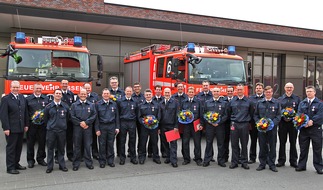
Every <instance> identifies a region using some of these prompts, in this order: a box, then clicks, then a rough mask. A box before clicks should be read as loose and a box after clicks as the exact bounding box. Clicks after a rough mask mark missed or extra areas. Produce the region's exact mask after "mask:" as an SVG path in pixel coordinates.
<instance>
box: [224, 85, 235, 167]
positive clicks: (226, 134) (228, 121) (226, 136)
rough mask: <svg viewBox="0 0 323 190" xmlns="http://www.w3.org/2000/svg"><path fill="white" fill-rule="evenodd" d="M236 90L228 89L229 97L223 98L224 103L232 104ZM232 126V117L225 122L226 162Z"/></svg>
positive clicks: (230, 87) (226, 160)
mask: <svg viewBox="0 0 323 190" xmlns="http://www.w3.org/2000/svg"><path fill="white" fill-rule="evenodd" d="M233 92H234V89H233V87H232V86H228V87H227V96H225V97H223V101H226V102H228V103H229V102H230V101H231V100H232V98H233V97H234V96H233ZM230 124H231V120H230V117H228V119H227V121H226V122H225V124H224V125H225V134H224V149H225V154H224V158H225V162H228V160H229V152H230V151H229V142H230Z"/></svg>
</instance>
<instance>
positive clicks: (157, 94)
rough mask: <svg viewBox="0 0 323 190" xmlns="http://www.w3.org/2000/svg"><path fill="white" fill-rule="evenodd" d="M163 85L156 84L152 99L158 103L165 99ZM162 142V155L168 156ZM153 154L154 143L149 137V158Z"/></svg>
mask: <svg viewBox="0 0 323 190" xmlns="http://www.w3.org/2000/svg"><path fill="white" fill-rule="evenodd" d="M162 90H163V88H162V86H160V85H156V86H155V96H154V97H153V99H152V101H154V102H156V103H157V104H159V103H161V102H163V101H164V99H165V98H164V96H162ZM159 137H160V138H161V135H160V134H159ZM161 143H162V142H161V141H160V152H161V153H162V157H163V158H166V153H165V150H164V148H163V146H162V144H161ZM157 150H158V152H159V147H158V146H157ZM152 155H153V148H152V144H151V141H150V137H149V141H148V158H151V157H152Z"/></svg>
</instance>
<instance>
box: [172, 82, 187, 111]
mask: <svg viewBox="0 0 323 190" xmlns="http://www.w3.org/2000/svg"><path fill="white" fill-rule="evenodd" d="M172 98H173V99H175V100H177V101H178V103H179V104H180V106H182V102H183V100H185V99H187V94H185V93H184V84H182V83H179V84H177V92H176V93H175V94H173V95H172Z"/></svg>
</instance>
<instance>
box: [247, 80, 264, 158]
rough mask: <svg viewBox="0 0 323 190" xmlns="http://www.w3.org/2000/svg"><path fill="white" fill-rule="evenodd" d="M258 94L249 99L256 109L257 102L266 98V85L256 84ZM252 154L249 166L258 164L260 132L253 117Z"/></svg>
mask: <svg viewBox="0 0 323 190" xmlns="http://www.w3.org/2000/svg"><path fill="white" fill-rule="evenodd" d="M255 91H256V94H254V95H252V96H250V97H249V99H250V100H251V102H252V103H253V108H254V109H256V105H257V102H258V101H260V100H262V99H263V98H265V96H264V85H263V84H262V83H260V82H258V83H256V89H255ZM250 126H251V127H250V130H249V135H250V152H249V159H250V160H249V162H248V164H253V163H255V162H256V158H257V140H258V130H257V128H256V123H255V120H254V119H253V115H252V118H251V122H250Z"/></svg>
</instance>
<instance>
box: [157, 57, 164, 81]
mask: <svg viewBox="0 0 323 190" xmlns="http://www.w3.org/2000/svg"><path fill="white" fill-rule="evenodd" d="M164 64H165V58H159V59H158V60H157V77H163V73H164Z"/></svg>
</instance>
